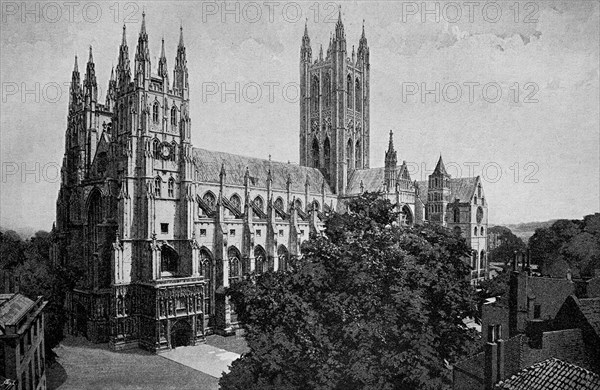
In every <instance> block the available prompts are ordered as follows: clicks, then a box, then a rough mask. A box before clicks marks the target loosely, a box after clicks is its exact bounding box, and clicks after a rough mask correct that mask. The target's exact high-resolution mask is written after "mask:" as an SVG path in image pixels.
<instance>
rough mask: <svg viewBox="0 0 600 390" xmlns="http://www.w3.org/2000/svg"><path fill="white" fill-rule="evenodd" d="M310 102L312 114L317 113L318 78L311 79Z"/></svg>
mask: <svg viewBox="0 0 600 390" xmlns="http://www.w3.org/2000/svg"><path fill="white" fill-rule="evenodd" d="M310 95H311V100H312V104H313V112H318V111H319V78H318V77H317V76H314V77H313V81H312V86H311V91H310Z"/></svg>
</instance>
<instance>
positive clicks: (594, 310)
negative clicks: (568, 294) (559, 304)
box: [576, 298, 600, 338]
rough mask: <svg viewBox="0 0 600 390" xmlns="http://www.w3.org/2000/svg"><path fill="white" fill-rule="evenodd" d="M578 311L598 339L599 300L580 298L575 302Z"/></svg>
mask: <svg viewBox="0 0 600 390" xmlns="http://www.w3.org/2000/svg"><path fill="white" fill-rule="evenodd" d="M576 302H578V304H579V310H581V313H582V314H583V316H584V317H585V319H586V321H587V322H588V323H589V324H590V326H591V327H592V329H594V332H595V333H596V335H597V336H598V337H599V338H600V298H582V299H578V300H576Z"/></svg>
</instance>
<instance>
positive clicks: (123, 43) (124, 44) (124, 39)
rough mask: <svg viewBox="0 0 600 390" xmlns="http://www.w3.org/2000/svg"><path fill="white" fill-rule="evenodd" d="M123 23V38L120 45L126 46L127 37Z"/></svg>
mask: <svg viewBox="0 0 600 390" xmlns="http://www.w3.org/2000/svg"><path fill="white" fill-rule="evenodd" d="M125 32H126V31H125V23H123V39H122V40H121V46H127V38H126V37H125Z"/></svg>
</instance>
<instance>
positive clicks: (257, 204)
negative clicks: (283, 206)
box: [254, 196, 265, 211]
mask: <svg viewBox="0 0 600 390" xmlns="http://www.w3.org/2000/svg"><path fill="white" fill-rule="evenodd" d="M254 207H256V208H257V209H259V210H260V211H265V210H264V207H265V206H264V202H263V200H262V198H261V197H260V196H257V197H256V198H254Z"/></svg>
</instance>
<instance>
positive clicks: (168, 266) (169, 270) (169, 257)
mask: <svg viewBox="0 0 600 390" xmlns="http://www.w3.org/2000/svg"><path fill="white" fill-rule="evenodd" d="M160 252H161V253H160V275H161V276H162V277H170V276H175V275H176V273H177V269H178V263H179V254H178V253H177V251H176V250H175V249H173V248H172V247H171V246H169V245H163V246H162V247H161V250H160Z"/></svg>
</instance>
